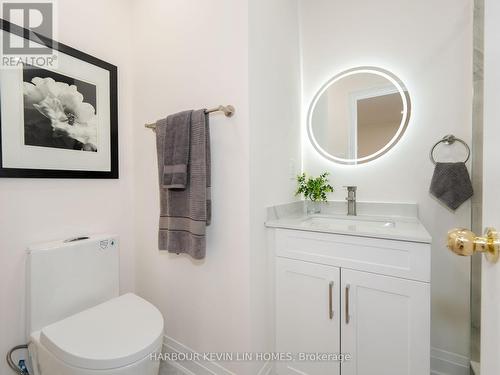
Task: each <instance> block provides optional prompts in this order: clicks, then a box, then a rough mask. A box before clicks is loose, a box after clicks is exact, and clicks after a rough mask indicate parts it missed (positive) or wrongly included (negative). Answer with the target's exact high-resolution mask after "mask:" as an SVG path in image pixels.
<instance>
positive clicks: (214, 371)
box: [163, 336, 273, 375]
mask: <svg viewBox="0 0 500 375" xmlns="http://www.w3.org/2000/svg"><path fill="white" fill-rule="evenodd" d="M163 346H164V352H166V353H182V354H187V355H188V356H190V357H192V354H194V353H196V351H194V350H193V349H191V348H189V347H188V346H186V345H184V344H182V343H180V342H179V341H177V340H175V339H174V338H172V337H169V336H165V337H164V339H163ZM168 363H169V364H170V365H171V366H173V367H175V368H176V369H177V370H179V371H181V372H182V373H183V374H185V375H236V374H235V373H234V372H231V371H230V370H228V369H226V368H225V367H224V366H222V365H221V364H220V363H217V362H215V361H169V362H168ZM272 370H273V364H272V363H271V362H269V361H268V362H266V363H264V365H263V366H262V368H261V369H260V370H259V371H258V372H257V375H270V374H271V373H272Z"/></svg>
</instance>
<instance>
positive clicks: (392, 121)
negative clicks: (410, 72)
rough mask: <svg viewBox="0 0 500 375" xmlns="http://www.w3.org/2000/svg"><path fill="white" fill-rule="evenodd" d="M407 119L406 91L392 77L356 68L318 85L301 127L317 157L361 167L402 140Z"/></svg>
mask: <svg viewBox="0 0 500 375" xmlns="http://www.w3.org/2000/svg"><path fill="white" fill-rule="evenodd" d="M410 115H411V103H410V96H409V94H408V90H407V89H406V87H405V86H404V84H403V83H402V82H401V81H400V80H399V79H398V78H397V77H396V76H395V75H393V74H392V73H390V72H388V71H386V70H383V69H379V68H373V67H361V68H354V69H351V70H348V71H345V72H342V73H340V74H339V75H337V76H335V77H333V78H332V79H331V80H329V81H328V82H327V83H326V84H325V85H323V87H322V88H321V89H320V90H319V92H318V93H317V94H316V96H315V97H314V99H313V101H312V104H311V107H310V109H309V115H308V124H307V128H308V134H309V138H310V140H311V142H312V144H313V145H314V147H315V148H316V149H317V150H318V152H319V153H320V154H321V155H323V156H324V157H326V158H328V159H330V160H333V161H335V162H338V163H342V164H361V163H366V162H369V161H371V160H374V159H376V158H378V157H380V156H382V155H383V154H385V153H386V152H387V151H389V150H390V149H391V148H392V147H393V146H394V145H395V144H396V143H397V142H398V141H399V139H401V137H402V136H403V134H404V132H405V130H406V128H407V126H408V122H409V120H410Z"/></svg>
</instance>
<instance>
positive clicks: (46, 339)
mask: <svg viewBox="0 0 500 375" xmlns="http://www.w3.org/2000/svg"><path fill="white" fill-rule="evenodd" d="M162 339H163V317H162V315H161V313H160V312H159V311H158V309H157V308H156V307H154V306H153V305H152V304H150V303H149V302H147V301H146V300H144V299H142V298H140V297H138V296H136V295H135V294H125V295H123V296H120V297H117V298H114V299H112V300H109V301H107V302H105V303H102V304H100V305H97V306H95V307H92V308H90V309H88V310H85V311H82V312H80V313H78V314H75V315H72V316H70V317H69V318H66V319H64V320H61V321H59V322H57V323H54V324H51V325H49V326H47V327H44V328H43V329H42V330H41V332H40V336H39V340H40V344H41V345H43V346H44V347H45V348H46V349H47V350H48V351H50V352H51V353H52V354H53V355H54V356H55V357H56V358H58V359H59V360H61V361H63V362H65V363H66V364H69V365H71V366H74V367H79V368H84V369H90V370H104V369H112V368H118V367H124V366H127V365H130V364H132V363H134V362H137V361H139V360H141V359H144V358H145V357H146V356H147V355H149V354H150V353H153V352H154V351H155V350H156V349H157V348H158V347H159V346H161V343H162Z"/></svg>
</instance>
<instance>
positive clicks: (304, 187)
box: [295, 172, 334, 214]
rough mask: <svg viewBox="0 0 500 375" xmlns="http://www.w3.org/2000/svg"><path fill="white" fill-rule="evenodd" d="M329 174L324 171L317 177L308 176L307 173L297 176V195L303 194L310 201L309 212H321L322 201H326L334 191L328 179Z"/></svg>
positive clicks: (308, 204)
mask: <svg viewBox="0 0 500 375" xmlns="http://www.w3.org/2000/svg"><path fill="white" fill-rule="evenodd" d="M328 176H329V173H328V172H324V173H323V174H321V175H319V177H316V178H315V177H308V176H307V175H306V174H305V173H302V174H300V175H298V176H297V191H296V192H295V196H297V195H302V196H303V197H304V199H305V200H306V201H308V203H307V206H308V209H307V213H308V214H310V213H319V212H320V204H321V202H326V201H327V194H328V193H332V192H333V191H334V189H333V186H332V185H330V183H329V181H328ZM309 202H311V203H309Z"/></svg>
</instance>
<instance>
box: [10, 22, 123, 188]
mask: <svg viewBox="0 0 500 375" xmlns="http://www.w3.org/2000/svg"><path fill="white" fill-rule="evenodd" d="M1 22H2V28H1V29H2V31H1V32H2V33H9V35H8V36H9V38H11V39H12V38H14V39H15V38H20V39H21V38H23V39H26V38H29V39H31V38H32V37H31V36H30V35H32V33H31V34H30V33H28V32H26V30H25V29H22V28H20V27H18V26H15V25H13V24H10V23H8V22H6V21H1ZM3 40H5V38H4V39H3ZM36 40H37V42H39V43H43V44H44V46H50V47H51V49H53V51H54V52H56V53H57V54H56V55H55V56H57V64H46V65H47V66H45V65H43V66H40V65H38V66H37V65H36V64H30V60H29V59H18V60H15V62H16V63H15V64H12V63H11V64H10V65H9V66H7V67H6V66H2V69H1V71H0V95H1V108H0V115H1V116H0V130H1V131H0V140H1V142H0V177H31V178H33V177H34V178H118V122H117V121H118V119H117V68H116V66H114V65H112V64H109V63H107V62H105V61H102V60H100V59H98V58H96V57H93V56H90V55H88V54H86V53H83V52H81V51H78V50H76V49H74V48H71V47H69V46H66V45H63V44H61V43H57V42H55V41H53V40H50V39H48V38H44V37H43V36H39V35H37V38H36ZM4 61H5V57H4ZM41 61H44V60H41Z"/></svg>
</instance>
